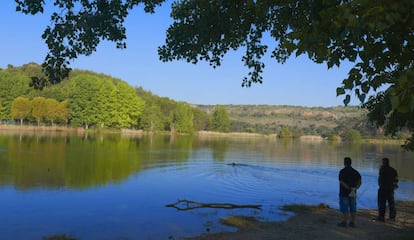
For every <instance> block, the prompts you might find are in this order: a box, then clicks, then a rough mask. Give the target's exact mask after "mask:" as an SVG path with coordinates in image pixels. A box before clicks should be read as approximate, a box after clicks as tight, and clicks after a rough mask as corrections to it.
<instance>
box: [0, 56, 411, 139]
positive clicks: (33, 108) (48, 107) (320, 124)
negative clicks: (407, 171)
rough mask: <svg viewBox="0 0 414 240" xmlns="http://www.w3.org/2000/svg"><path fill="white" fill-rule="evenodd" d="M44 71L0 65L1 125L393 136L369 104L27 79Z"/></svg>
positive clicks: (81, 74)
mask: <svg viewBox="0 0 414 240" xmlns="http://www.w3.org/2000/svg"><path fill="white" fill-rule="evenodd" d="M41 75H42V71H41V66H40V65H38V64H36V63H28V64H25V65H23V66H20V67H15V66H12V65H9V66H8V67H7V68H6V69H0V120H1V124H0V125H1V129H8V130H11V129H19V130H25V131H50V130H53V131H74V132H82V131H85V130H88V131H89V130H91V129H92V130H99V131H114V130H115V131H119V130H121V132H123V133H125V134H126V133H128V134H143V133H167V134H171V133H173V134H195V133H197V134H198V135H199V136H206V135H209V136H213V135H216V136H230V135H235V134H236V135H240V134H242V135H246V136H247V135H249V136H254V135H260V136H277V137H278V138H300V137H302V138H304V137H303V136H313V137H312V138H313V139H314V140H317V139H319V138H321V139H328V140H333V141H337V140H343V141H360V140H361V139H376V140H381V141H383V140H384V139H387V140H389V139H391V138H386V137H385V136H384V131H383V130H382V129H377V128H375V127H374V126H372V125H371V124H369V123H368V121H367V116H366V114H367V112H366V110H364V109H361V108H360V107H358V106H347V107H345V106H336V107H301V106H274V105H195V104H191V103H185V102H177V101H174V100H172V99H169V98H166V97H161V96H157V95H154V94H152V93H151V92H150V91H146V90H144V89H143V88H141V87H132V86H130V85H129V84H128V83H126V82H125V81H122V80H120V79H117V78H113V77H111V76H108V75H105V74H100V73H94V72H91V71H85V70H74V71H72V72H71V74H70V76H69V77H68V78H67V79H65V80H64V81H62V82H61V83H59V84H55V85H51V86H47V87H45V88H44V89H42V90H36V89H34V88H33V87H31V86H30V81H31V80H30V79H31V77H33V76H35V77H36V76H37V77H41ZM5 126H7V127H5ZM230 133H231V134H230ZM408 136H409V134H408V133H407V132H404V131H400V132H398V134H397V135H396V136H394V137H392V139H394V140H400V141H402V140H404V139H406V138H407V137H408ZM305 138H307V139H310V137H305Z"/></svg>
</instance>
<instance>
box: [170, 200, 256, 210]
mask: <svg viewBox="0 0 414 240" xmlns="http://www.w3.org/2000/svg"><path fill="white" fill-rule="evenodd" d="M165 206H166V207H173V208H175V209H177V210H180V211H186V210H192V209H197V208H224V209H234V208H255V209H262V205H237V204H232V203H202V202H195V201H190V200H178V201H177V202H175V203H173V204H167V205H165Z"/></svg>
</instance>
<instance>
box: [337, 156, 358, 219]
mask: <svg viewBox="0 0 414 240" xmlns="http://www.w3.org/2000/svg"><path fill="white" fill-rule="evenodd" d="M344 165H345V167H344V168H342V169H341V170H340V171H339V208H340V211H341V212H342V215H343V220H342V222H340V223H338V226H339V227H346V226H350V227H355V213H356V191H357V189H358V188H359V187H360V186H361V184H362V181H361V174H359V172H358V171H357V170H355V169H354V168H353V167H351V165H352V160H351V158H350V157H345V158H344ZM349 214H350V215H351V221H350V222H349V225H348V220H349Z"/></svg>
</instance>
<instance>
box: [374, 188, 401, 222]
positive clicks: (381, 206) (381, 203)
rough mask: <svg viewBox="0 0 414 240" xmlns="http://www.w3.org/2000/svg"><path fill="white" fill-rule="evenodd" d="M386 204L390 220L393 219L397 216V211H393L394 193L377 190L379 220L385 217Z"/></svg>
mask: <svg viewBox="0 0 414 240" xmlns="http://www.w3.org/2000/svg"><path fill="white" fill-rule="evenodd" d="M387 202H388V207H389V209H390V219H395V216H396V215H397V211H396V209H395V201H394V191H393V190H391V191H389V190H388V191H387V190H383V189H379V190H378V211H379V218H381V219H384V217H385V210H386V207H387V206H386V203H387Z"/></svg>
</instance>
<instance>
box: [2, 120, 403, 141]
mask: <svg viewBox="0 0 414 240" xmlns="http://www.w3.org/2000/svg"><path fill="white" fill-rule="evenodd" d="M0 131H1V133H0V135H7V134H10V135H13V134H17V133H18V134H24V133H26V134H34V135H36V134H40V135H42V134H48V133H50V134H51V135H60V134H75V135H82V134H85V133H90V134H97V133H104V134H121V135H122V136H145V135H174V136H176V135H191V134H172V133H171V132H169V131H158V132H148V131H143V130H137V129H111V128H105V129H101V128H89V129H85V128H83V127H71V126H58V125H56V126H45V125H39V126H38V125H17V124H0ZM192 135H194V136H197V137H199V138H266V139H278V140H295V139H299V140H301V141H308V142H333V143H351V144H352V143H368V144H392V145H397V144H398V145H402V144H404V140H402V139H379V138H369V139H360V140H359V141H356V142H346V141H341V140H340V139H339V140H328V139H327V138H323V137H322V136H319V135H302V136H299V137H292V138H279V137H278V135H277V134H275V133H272V134H264V133H250V132H215V131H204V130H203V131H196V132H194V133H193V134H192Z"/></svg>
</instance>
